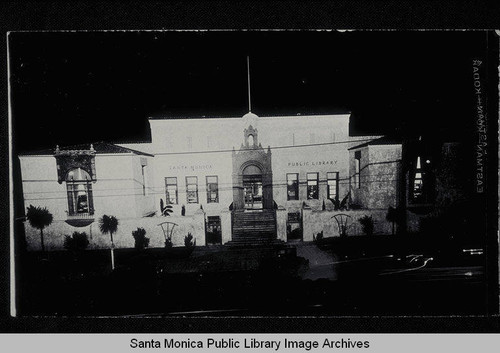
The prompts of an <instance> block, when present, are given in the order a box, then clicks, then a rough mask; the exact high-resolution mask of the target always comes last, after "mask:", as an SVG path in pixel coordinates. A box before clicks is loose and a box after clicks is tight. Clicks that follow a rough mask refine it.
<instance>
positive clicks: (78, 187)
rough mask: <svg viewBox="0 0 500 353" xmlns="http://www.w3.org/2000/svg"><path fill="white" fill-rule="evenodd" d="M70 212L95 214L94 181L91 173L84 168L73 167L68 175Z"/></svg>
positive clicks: (73, 213) (71, 214) (67, 185)
mask: <svg viewBox="0 0 500 353" xmlns="http://www.w3.org/2000/svg"><path fill="white" fill-rule="evenodd" d="M66 188H67V192H68V214H69V215H70V216H73V215H78V214H85V213H88V214H90V215H92V214H94V201H93V197H92V183H91V178H90V175H89V173H87V172H86V171H85V170H83V169H82V168H75V169H71V170H70V171H69V172H68V174H67V175H66Z"/></svg>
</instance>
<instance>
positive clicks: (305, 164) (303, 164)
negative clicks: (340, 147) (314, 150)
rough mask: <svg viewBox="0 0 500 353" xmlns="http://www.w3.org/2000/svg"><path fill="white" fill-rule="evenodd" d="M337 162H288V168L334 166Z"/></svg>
mask: <svg viewBox="0 0 500 353" xmlns="http://www.w3.org/2000/svg"><path fill="white" fill-rule="evenodd" d="M336 164H337V161H336V160H334V161H301V162H288V167H315V166H322V165H336Z"/></svg>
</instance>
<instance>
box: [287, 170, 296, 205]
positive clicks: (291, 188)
mask: <svg viewBox="0 0 500 353" xmlns="http://www.w3.org/2000/svg"><path fill="white" fill-rule="evenodd" d="M286 194H287V200H298V199H299V175H298V174H296V173H292V174H287V175H286Z"/></svg>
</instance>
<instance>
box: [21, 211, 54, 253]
mask: <svg viewBox="0 0 500 353" xmlns="http://www.w3.org/2000/svg"><path fill="white" fill-rule="evenodd" d="M26 218H27V219H28V221H29V222H30V225H31V226H32V227H33V228H36V229H40V240H41V245H42V252H45V244H44V242H43V229H44V228H45V227H48V226H49V225H50V224H51V223H52V219H53V217H52V213H50V212H49V210H47V208H45V207H44V208H41V207H35V206H33V205H30V207H28V209H27V212H26Z"/></svg>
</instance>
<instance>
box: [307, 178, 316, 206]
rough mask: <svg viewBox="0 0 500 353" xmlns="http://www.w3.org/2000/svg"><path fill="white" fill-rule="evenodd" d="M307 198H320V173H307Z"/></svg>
mask: <svg viewBox="0 0 500 353" xmlns="http://www.w3.org/2000/svg"><path fill="white" fill-rule="evenodd" d="M307 199H308V200H311V199H318V173H307Z"/></svg>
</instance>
